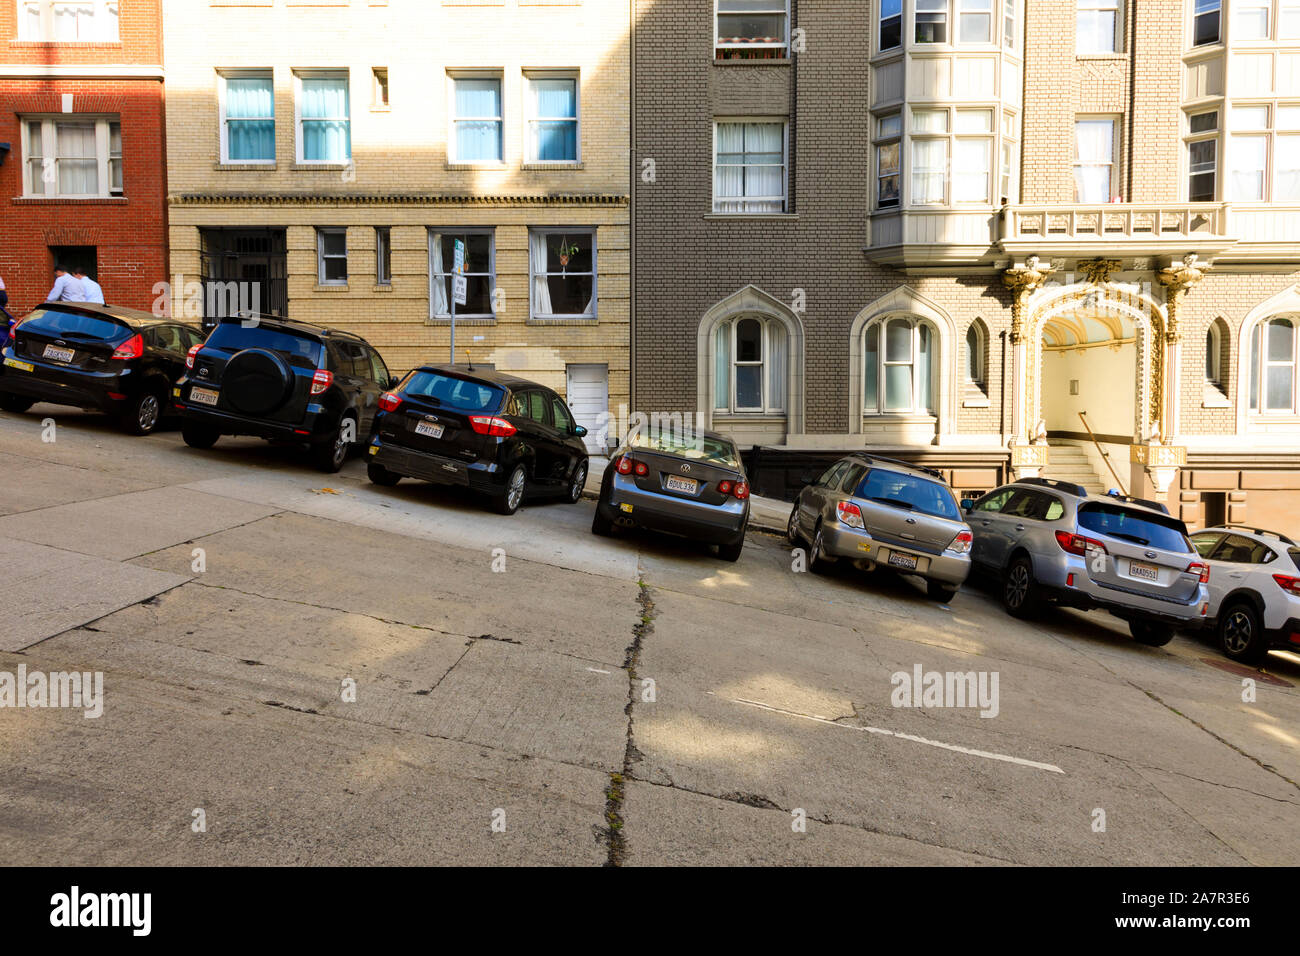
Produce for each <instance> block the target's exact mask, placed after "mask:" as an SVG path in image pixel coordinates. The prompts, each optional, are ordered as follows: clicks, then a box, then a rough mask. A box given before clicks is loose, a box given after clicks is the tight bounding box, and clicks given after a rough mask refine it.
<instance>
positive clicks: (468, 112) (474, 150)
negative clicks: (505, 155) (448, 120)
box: [456, 79, 502, 162]
mask: <svg viewBox="0 0 1300 956" xmlns="http://www.w3.org/2000/svg"><path fill="white" fill-rule="evenodd" d="M500 117H501V81H500V80H493V79H478V80H475V79H464V80H457V81H456V159H457V160H460V161H461V162H475V161H482V160H487V161H496V160H500V159H501V156H502V153H501V118H500Z"/></svg>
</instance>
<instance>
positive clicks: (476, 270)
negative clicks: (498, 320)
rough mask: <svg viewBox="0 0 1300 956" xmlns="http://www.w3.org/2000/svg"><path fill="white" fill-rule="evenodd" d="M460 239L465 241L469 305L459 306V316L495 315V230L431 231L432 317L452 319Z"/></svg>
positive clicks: (481, 317)
mask: <svg viewBox="0 0 1300 956" xmlns="http://www.w3.org/2000/svg"><path fill="white" fill-rule="evenodd" d="M457 239H459V240H460V241H461V242H463V243H465V273H464V274H465V304H464V305H457V306H456V318H458V319H460V318H469V319H491V318H494V317H495V314H496V313H495V309H494V308H493V305H494V303H493V299H492V295H493V292H494V290H495V289H496V234H495V232H494V231H493V230H491V229H477V230H464V229H461V230H455V231H443V230H441V229H431V230H429V317H430V318H433V319H449V318H451V291H452V290H451V270H452V267H453V266H454V265H455V262H456V252H455V246H456V240H457Z"/></svg>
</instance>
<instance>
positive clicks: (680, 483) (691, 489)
mask: <svg viewBox="0 0 1300 956" xmlns="http://www.w3.org/2000/svg"><path fill="white" fill-rule="evenodd" d="M664 487H665V488H667V489H668V490H669V491H680V492H683V493H684V494H688V495H693V494H695V489H697V488H699V487H700V483H699V482H698V481H696V480H695V479H694V478H678V477H677V476H676V475H669V476H668V477H667V478H665V479H664Z"/></svg>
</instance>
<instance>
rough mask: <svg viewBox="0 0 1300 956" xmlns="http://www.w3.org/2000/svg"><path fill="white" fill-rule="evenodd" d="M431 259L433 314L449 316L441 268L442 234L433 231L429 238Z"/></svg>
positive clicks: (448, 303)
mask: <svg viewBox="0 0 1300 956" xmlns="http://www.w3.org/2000/svg"><path fill="white" fill-rule="evenodd" d="M429 243H430V250H431V256H432V259H431V261H430V263H429V277H430V278H431V279H432V280H433V282H432V288H431V289H430V294H431V295H432V297H433V302H432V304H433V314H434V315H435V316H444V315H445V316H450V315H451V303H450V302H449V301H448V300H447V277H446V276H445V275H443V268H442V234H441V233H437V232H435V233H433V236H432V238H431V239H430V240H429Z"/></svg>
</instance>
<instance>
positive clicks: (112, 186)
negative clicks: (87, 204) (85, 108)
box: [22, 114, 123, 199]
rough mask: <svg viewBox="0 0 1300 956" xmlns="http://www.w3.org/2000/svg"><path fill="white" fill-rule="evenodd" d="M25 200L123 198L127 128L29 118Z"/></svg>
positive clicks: (85, 119) (66, 117)
mask: <svg viewBox="0 0 1300 956" xmlns="http://www.w3.org/2000/svg"><path fill="white" fill-rule="evenodd" d="M22 132H23V157H24V164H23V165H24V168H23V195H24V196H43V197H48V198H70V199H106V198H111V197H115V196H121V195H122V193H123V190H122V127H121V124H120V123H119V122H118V120H117V119H114V118H99V117H94V116H76V115H71V114H63V115H62V116H60V117H59V118H58V119H54V118H36V117H28V118H24V120H23V123H22Z"/></svg>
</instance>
